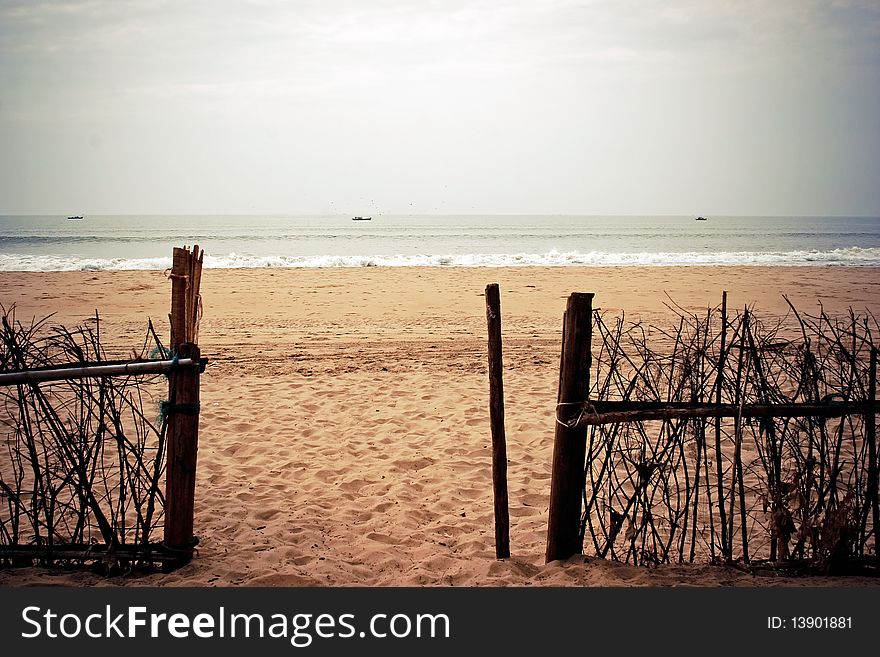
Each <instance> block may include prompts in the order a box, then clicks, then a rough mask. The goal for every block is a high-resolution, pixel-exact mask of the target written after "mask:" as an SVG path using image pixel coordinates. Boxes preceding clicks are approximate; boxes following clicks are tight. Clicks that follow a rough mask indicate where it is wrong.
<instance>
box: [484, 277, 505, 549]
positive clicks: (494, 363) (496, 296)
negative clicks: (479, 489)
mask: <svg viewBox="0 0 880 657" xmlns="http://www.w3.org/2000/svg"><path fill="white" fill-rule="evenodd" d="M486 323H487V325H488V329H489V419H490V423H491V425H492V486H493V490H494V494H495V557H496V558H497V559H507V558H508V557H509V556H510V515H509V511H508V501H507V439H506V437H505V434H504V375H503V365H502V360H501V296H500V293H499V291H498V283H491V284H489V285H487V286H486Z"/></svg>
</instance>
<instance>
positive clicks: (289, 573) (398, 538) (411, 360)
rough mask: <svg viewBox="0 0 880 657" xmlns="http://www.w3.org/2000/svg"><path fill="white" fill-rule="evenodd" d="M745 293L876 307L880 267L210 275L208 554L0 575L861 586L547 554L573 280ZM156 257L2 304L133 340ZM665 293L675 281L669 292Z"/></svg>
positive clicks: (206, 325) (204, 344) (607, 294)
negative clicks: (498, 489)
mask: <svg viewBox="0 0 880 657" xmlns="http://www.w3.org/2000/svg"><path fill="white" fill-rule="evenodd" d="M491 282H497V283H499V284H500V288H501V304H502V316H503V331H504V364H505V381H504V384H505V403H506V428H507V440H508V448H507V449H508V457H509V465H508V481H509V488H510V515H511V529H510V534H511V552H512V558H511V559H509V560H506V561H497V560H495V558H494V542H493V541H494V531H493V507H492V483H491V482H492V477H491V461H490V459H491V441H490V434H489V423H488V382H487V366H486V322H485V305H484V303H485V302H484V298H483V292H484V289H485V286H486V284H487V283H491ZM725 289H726V290H728V292H729V295H730V297H729V304H730V307H731V309H737V308H740V309H741V308H742V307H743V305H744V304H746V303H748V304H750V305H754V307H755V309H756V311H757V312H758V313H760V314H762V315H763V316H765V317H766V316H775V315H781V314H784V313H785V311H786V304H785V301H784V299H783V297H782V295H783V294H786V295H788V296H789V298H790V299H791V300H792V302H793V303H795V305H796V306H797V307H798V309H799V310H802V311H805V312H816V311H818V309H819V306H818V301H819V300H821V301H822V302H823V303H824V307H825V309H826V310H827V311H829V312H832V313H838V312H843V311H845V310H846V309H847V308H848V307H853V308H854V309H855V310H857V311H862V312H864V311H865V310H866V309H867V310H869V311H871V312H874V313H877V312H878V310H880V270H878V269H875V268H823V267H801V268H782V267H773V268H759V267H740V268H731V267H700V268H698V267H695V268H671V267H670V268H664V267H655V268H618V269H611V268H608V269H604V268H521V269H513V268H509V269H488V268H483V269H458V268H455V269H452V268H450V269H443V268H387V269H386V268H361V269H260V270H254V269H252V270H206V271H205V273H204V275H203V278H202V296H203V302H204V318H203V320H202V324H201V333H200V340H199V343H200V346H201V349H202V353H203V355H205V356H207V357H208V358H209V359H210V364H209V365H208V369H207V371H206V373H205V375H204V376H203V379H202V382H203V385H202V415H201V429H200V444H199V461H198V479H197V488H196V509H195V527H196V534H197V535H198V536H199V538H200V541H201V542H200V545H199V549H198V554H197V556H196V558H195V559H194V560H193V561H192V562H191V563H190V564H188V565H187V566H185V567H183V568H181V569H180V570H178V571H176V572H173V573H168V574H162V573H156V574H152V575H147V576H132V577H125V578H111V579H107V580H105V579H103V578H101V577H98V576H96V575H92V574H90V573H83V572H77V573H69V572H56V571H51V570H42V569H34V568H28V569H21V570H6V571H0V585H20V584H40V585H49V584H74V585H85V584H105V583H106V584H134V585H142V584H143V585H160V586H166V585H167V586H204V585H217V586H239V585H268V586H274V585H282V586H286V585H292V586H302V585H331V586H347V585H360V586H373V585H439V586H448V585H456V586H461V585H478V586H484V585H489V586H497V585H554V586H568V585H603V586H669V585H737V586H765V585H779V584H789V585H827V584H833V585H841V584H843V585H863V584H874V583H875V581H876V580H869V579H862V578H850V579H833V578H810V579H803V578H799V579H787V578H782V577H770V576H755V575H750V574H747V573H744V572H742V571H740V570H738V569H735V568H721V567H711V566H706V565H697V566H662V567H657V568H652V569H647V568H637V567H633V566H627V565H623V564H618V563H611V562H605V561H601V560H598V559H584V558H583V557H574V558H571V559H569V560H566V561H564V562H554V563H551V564H548V565H545V564H544V541H545V538H546V527H547V506H548V494H549V485H550V457H551V451H552V443H553V432H554V419H553V412H554V406H555V403H556V385H557V378H558V367H559V348H560V329H561V322H562V313H563V310H564V308H565V300H566V297H567V296H568V294H569V293H570V292H573V291H581V292H595V293H596V297H595V306H596V307H599V308H602V309H603V310H606V311H608V312H612V313H618V312H620V311H621V310H625V311H626V314H627V316H628V317H631V318H642V319H650V320H655V321H656V320H662V319H663V317H664V316H665V315H669V311H668V309H667V308H666V306H665V305H664V304H666V303H670V299H672V300H674V301H675V302H676V303H678V304H680V305H682V306H684V307H686V308H690V309H694V310H698V309H701V308H702V309H705V308H706V307H707V306H715V305H717V304H719V303H720V300H721V292H722V290H725ZM169 290H170V285H169V282H168V280H167V279H166V278H165V277H164V275H163V273H162V272H156V271H140V272H94V273H91V272H87V273H84V272H70V273H3V274H0V302H2V303H3V304H4V305H5V306H6V307H7V308H8V307H9V306H10V304H12V303H15V304H16V309H17V317H18V319H19V320H21V321H28V320H29V319H30V318H31V317H32V316H36V317H38V318H39V317H42V316H45V315H47V314H49V313H57V314H56V316H55V318H54V319H55V320H56V321H58V322H60V323H64V324H66V325H68V326H73V325H75V324H77V323H82V322H85V321H89V320H90V318H91V317H93V316H94V311H95V310H96V309H97V310H98V311H99V312H100V315H101V331H102V335H103V339H104V342H105V344H106V345H108V346H112V347H115V348H116V351H117V352H118V353H119V355H125V353H126V352H128V351H130V350H131V349H132V348H137V347H138V346H139V345H140V344H141V343H142V340H143V336H144V334H145V330H146V322H147V318H148V317H151V318H152V319H153V321H154V322H155V323H156V325H157V328H160V329H161V333H162V334H163V335H167V313H168V306H169V303H170V291H169ZM667 295H668V296H667Z"/></svg>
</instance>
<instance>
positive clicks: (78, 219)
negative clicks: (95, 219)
mask: <svg viewBox="0 0 880 657" xmlns="http://www.w3.org/2000/svg"><path fill="white" fill-rule="evenodd" d="M67 220H68V221H82V217H68V218H67Z"/></svg>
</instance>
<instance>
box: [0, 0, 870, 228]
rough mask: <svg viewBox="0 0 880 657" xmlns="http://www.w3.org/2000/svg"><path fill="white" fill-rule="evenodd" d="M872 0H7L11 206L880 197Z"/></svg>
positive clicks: (379, 206)
mask: <svg viewBox="0 0 880 657" xmlns="http://www.w3.org/2000/svg"><path fill="white" fill-rule="evenodd" d="M878 117H880V2H877V0H836V1H831V0H825V1H820V0H763V1H757V0H682V1H674V0H485V1H468V0H444V1H440V0H288V1H281V0H249V1H237V2H225V1H221V0H194V1H181V0H113V1H109V2H105V1H103V0H66V1H59V2H40V1H34V0H0V214H60V215H66V214H293V215H308V214H366V213H371V214H382V213H385V214H410V213H412V214H623V215H628V214H647V215H655V214H683V215H689V214H703V215H711V214H714V215H723V214H727V215H762V216H763V215H870V216H877V215H880V118H878Z"/></svg>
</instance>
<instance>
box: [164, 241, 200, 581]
mask: <svg viewBox="0 0 880 657" xmlns="http://www.w3.org/2000/svg"><path fill="white" fill-rule="evenodd" d="M203 257H204V254H203V253H202V252H200V250H199V247H198V245H196V246H194V247H193V250H192V252H190V250H189V249H187V248H182V249H181V248H175V249H174V257H173V260H172V267H171V351H172V353H173V354H174V355H175V356H176V357H178V358H181V359H183V358H191V359H192V360H193V361H194V362H196V363H199V360H200V358H199V357H200V351H199V347H198V345H197V344H195V342H196V340H197V339H198V338H197V336H198V324H199V303H200V296H199V284H200V282H201V273H202V259H203ZM200 374H201V365H200V364H196V365H193V366H190V367H176V368H174V369H172V370H171V372H170V373H169V375H168V406H167V408H166V410H165V412H166V414H167V416H168V428H167V434H166V450H167V456H166V463H167V465H166V469H165V540H164V544H165V547H167V548H170V549H172V550H176V551H177V553H178V554H179V558H178V559H177V561H176V563H174V564H172V567H173V566H176V565H181V564H183V563H186V562H187V561H189V560H190V559H191V558H192V551H193V547H194V546H195V539H194V538H193V519H194V518H193V507H194V503H195V490H196V459H197V455H198V449H199V378H200Z"/></svg>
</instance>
